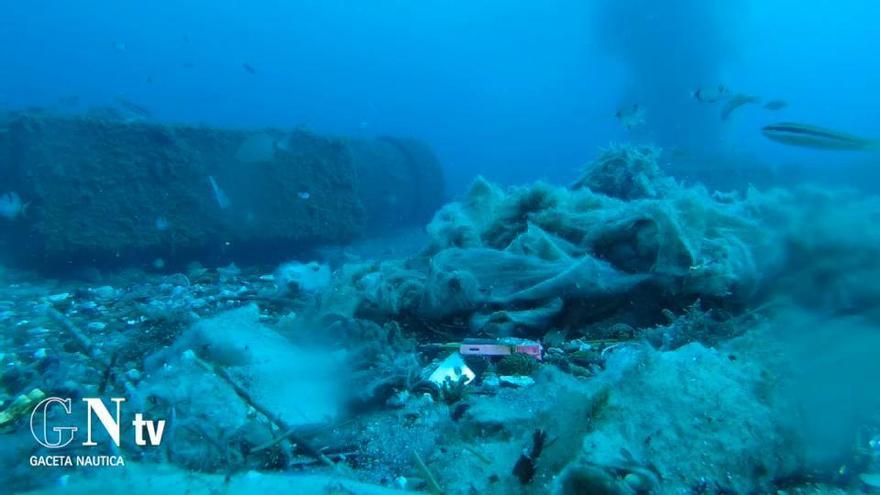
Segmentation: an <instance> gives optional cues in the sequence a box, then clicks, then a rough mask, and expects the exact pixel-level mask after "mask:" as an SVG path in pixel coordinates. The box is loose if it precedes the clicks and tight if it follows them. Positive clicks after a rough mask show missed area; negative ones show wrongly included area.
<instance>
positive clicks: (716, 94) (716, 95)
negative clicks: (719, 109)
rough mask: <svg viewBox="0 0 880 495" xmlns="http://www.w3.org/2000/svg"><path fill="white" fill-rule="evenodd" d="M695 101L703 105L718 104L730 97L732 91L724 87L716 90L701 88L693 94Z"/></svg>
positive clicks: (720, 86) (719, 86) (721, 86)
mask: <svg viewBox="0 0 880 495" xmlns="http://www.w3.org/2000/svg"><path fill="white" fill-rule="evenodd" d="M691 96H693V97H694V99H695V100H697V101H699V102H702V103H717V102H719V101H721V100H724V99H727V97H729V96H730V90H729V89H727V88H726V87H724V86H723V85H718V87H715V88H699V89H697V90H694V91H693V92H692V93H691Z"/></svg>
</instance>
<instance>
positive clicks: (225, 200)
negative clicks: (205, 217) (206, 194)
mask: <svg viewBox="0 0 880 495" xmlns="http://www.w3.org/2000/svg"><path fill="white" fill-rule="evenodd" d="M208 182H210V183H211V190H212V191H214V200H215V201H217V206H219V207H220V209H221V210H225V209H226V208H229V196H227V195H226V193H225V192H223V189H220V186H219V185H217V181H216V180H214V176H213V175H209V176H208Z"/></svg>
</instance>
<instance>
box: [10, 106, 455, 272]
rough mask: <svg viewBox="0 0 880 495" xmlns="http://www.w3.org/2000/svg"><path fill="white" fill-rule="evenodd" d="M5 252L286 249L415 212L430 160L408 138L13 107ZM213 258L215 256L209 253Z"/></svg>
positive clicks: (436, 193) (427, 191) (347, 236)
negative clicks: (16, 208) (11, 205)
mask: <svg viewBox="0 0 880 495" xmlns="http://www.w3.org/2000/svg"><path fill="white" fill-rule="evenodd" d="M0 178H2V181H3V187H2V188H0V189H3V190H2V191H0V193H4V192H15V193H16V194H17V195H18V197H20V198H21V201H22V203H23V204H27V205H28V206H27V208H26V211H24V212H22V213H23V214H18V215H15V216H14V218H0V239H2V240H3V241H5V251H6V252H7V254H12V255H13V256H14V258H16V259H17V260H18V261H22V262H25V263H27V264H30V265H37V266H47V267H48V266H53V265H58V264H62V265H70V266H74V265H90V266H96V265H104V264H125V263H126V262H127V261H132V262H141V261H142V260H143V259H144V258H145V257H162V258H163V259H165V260H168V261H175V260H178V261H189V260H192V259H200V260H208V261H210V259H211V258H212V257H214V258H218V255H220V254H222V255H223V256H231V255H232V254H236V255H238V256H246V255H250V256H254V257H258V258H263V259H271V258H283V257H287V256H291V255H292V254H293V253H295V252H296V251H299V250H304V249H307V248H308V247H310V246H316V245H320V244H333V243H345V242H347V241H350V240H353V239H356V238H358V237H360V236H362V235H363V234H364V233H365V232H376V231H381V230H385V229H395V228H400V227H405V226H407V225H415V224H421V223H423V222H425V221H426V220H427V219H428V218H430V215H431V214H432V213H433V211H434V210H435V209H436V208H437V207H438V206H440V204H441V203H442V202H443V200H444V190H443V175H442V170H441V167H440V164H439V163H438V161H437V159H436V158H435V157H434V155H433V153H432V152H431V150H430V149H429V148H428V147H427V146H426V145H424V144H422V143H420V142H418V141H415V140H408V139H397V138H380V139H375V140H350V139H343V138H330V137H325V136H319V135H316V134H313V133H311V132H307V131H301V130H299V131H292V132H291V131H281V130H277V129H268V130H260V131H247V130H230V129H218V128H211V127H194V126H185V125H168V124H159V123H150V122H125V121H121V120H110V119H101V118H95V117H90V116H51V115H40V114H28V113H21V114H15V115H12V116H10V117H9V118H8V119H6V122H5V123H4V129H3V132H0ZM218 261H220V260H218Z"/></svg>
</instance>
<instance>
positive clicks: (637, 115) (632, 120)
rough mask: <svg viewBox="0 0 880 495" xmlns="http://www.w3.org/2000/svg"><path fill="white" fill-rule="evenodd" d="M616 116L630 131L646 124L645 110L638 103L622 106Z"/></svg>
mask: <svg viewBox="0 0 880 495" xmlns="http://www.w3.org/2000/svg"><path fill="white" fill-rule="evenodd" d="M614 116H615V117H617V120H619V121H620V123H621V124H623V126H624V127H626V129H627V130H628V131H631V130H633V129H635V128H636V127H640V126H642V125H644V124H645V110H644V109H643V108H642V107H640V106H639V104H638V103H633V104H632V105H628V106H625V107H621V108H620V110H618V111H617V113H616V114H614Z"/></svg>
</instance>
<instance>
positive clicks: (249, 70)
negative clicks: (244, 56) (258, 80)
mask: <svg viewBox="0 0 880 495" xmlns="http://www.w3.org/2000/svg"><path fill="white" fill-rule="evenodd" d="M241 68H242V69H244V70H245V71H247V73H248V74H250V75H252V76H255V75H257V69H254V67H253V66H252V65H251V64H248V63H242V64H241Z"/></svg>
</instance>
